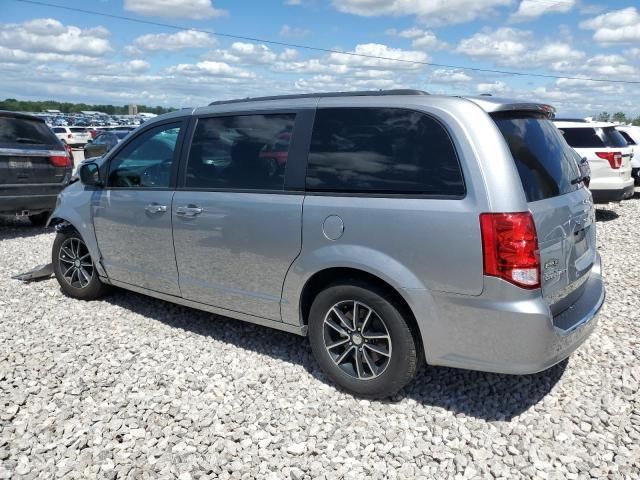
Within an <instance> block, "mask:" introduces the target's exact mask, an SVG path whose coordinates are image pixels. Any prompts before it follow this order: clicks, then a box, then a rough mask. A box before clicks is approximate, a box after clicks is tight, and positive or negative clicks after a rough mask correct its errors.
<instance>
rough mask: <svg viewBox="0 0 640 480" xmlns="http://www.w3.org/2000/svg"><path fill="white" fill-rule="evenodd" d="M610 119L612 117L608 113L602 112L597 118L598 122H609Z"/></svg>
mask: <svg viewBox="0 0 640 480" xmlns="http://www.w3.org/2000/svg"><path fill="white" fill-rule="evenodd" d="M610 118H611V115H609V114H608V113H607V112H600V113H599V114H598V116H597V117H596V120H598V121H599V122H608V121H609V119H610Z"/></svg>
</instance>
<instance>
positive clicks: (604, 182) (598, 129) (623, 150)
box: [554, 120, 634, 203]
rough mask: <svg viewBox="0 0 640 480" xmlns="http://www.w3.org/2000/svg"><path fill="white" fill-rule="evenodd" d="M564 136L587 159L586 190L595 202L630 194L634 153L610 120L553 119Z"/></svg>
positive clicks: (605, 201) (618, 198)
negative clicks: (587, 182) (588, 175)
mask: <svg viewBox="0 0 640 480" xmlns="http://www.w3.org/2000/svg"><path fill="white" fill-rule="evenodd" d="M554 123H555V125H556V127H557V128H558V129H559V130H560V131H561V132H562V134H563V135H564V139H565V140H566V142H567V143H568V144H569V146H571V147H572V148H573V149H575V150H576V152H578V154H579V155H580V156H581V157H584V158H586V159H587V160H588V161H589V165H590V167H591V182H590V184H589V190H591V193H592V195H593V201H594V202H596V203H607V202H617V201H620V200H623V199H625V198H629V197H631V196H632V195H633V191H634V190H633V187H634V182H633V179H632V178H631V157H632V155H633V152H632V151H631V148H630V147H629V146H628V145H627V141H626V140H625V139H624V137H623V136H622V135H620V132H618V131H617V130H616V128H615V125H614V124H613V123H606V122H575V121H568V122H567V121H557V120H556V121H554Z"/></svg>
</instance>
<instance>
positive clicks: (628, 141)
mask: <svg viewBox="0 0 640 480" xmlns="http://www.w3.org/2000/svg"><path fill="white" fill-rule="evenodd" d="M618 131H619V132H620V135H622V136H623V137H624V139H625V140H626V141H627V145H637V143H636V142H635V140H633V138H631V135H629V134H628V133H627V132H623V131H622V130H618Z"/></svg>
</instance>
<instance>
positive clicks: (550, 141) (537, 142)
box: [494, 115, 581, 202]
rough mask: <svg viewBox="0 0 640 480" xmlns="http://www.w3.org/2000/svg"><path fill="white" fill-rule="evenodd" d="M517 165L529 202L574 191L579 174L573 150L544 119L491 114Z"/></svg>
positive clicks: (552, 125)
mask: <svg viewBox="0 0 640 480" xmlns="http://www.w3.org/2000/svg"><path fill="white" fill-rule="evenodd" d="M494 121H495V122H496V125H497V126H498V128H499V129H500V132H502V135H503V136H504V139H505V140H506V142H507V145H508V146H509V150H510V151H511V155H512V156H513V159H514V161H515V163H516V167H517V168H518V173H519V174H520V180H521V182H522V187H523V188H524V192H525V195H526V197H527V201H528V202H535V201H537V200H544V199H546V198H552V197H557V196H559V195H564V194H566V193H569V192H573V191H575V190H577V189H578V188H580V187H581V185H579V184H578V183H574V184H572V181H574V180H575V179H576V178H578V177H580V171H579V169H578V165H577V164H576V160H575V158H576V157H575V153H574V151H573V150H572V149H571V148H570V147H569V146H568V145H567V143H566V142H565V141H564V140H563V139H562V135H561V134H560V132H559V131H558V129H557V128H556V127H555V125H554V124H553V123H552V122H551V121H550V120H546V119H544V118H536V117H509V116H498V115H497V116H494Z"/></svg>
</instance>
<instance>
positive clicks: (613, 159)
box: [596, 152, 622, 170]
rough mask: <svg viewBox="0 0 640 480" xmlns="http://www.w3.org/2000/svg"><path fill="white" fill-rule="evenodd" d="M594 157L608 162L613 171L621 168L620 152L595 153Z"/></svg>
mask: <svg viewBox="0 0 640 480" xmlns="http://www.w3.org/2000/svg"><path fill="white" fill-rule="evenodd" d="M596 155H597V156H599V157H600V158H602V159H604V160H606V161H607V162H609V165H611V168H613V169H614V170H617V169H618V168H620V167H621V166H622V152H596Z"/></svg>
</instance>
